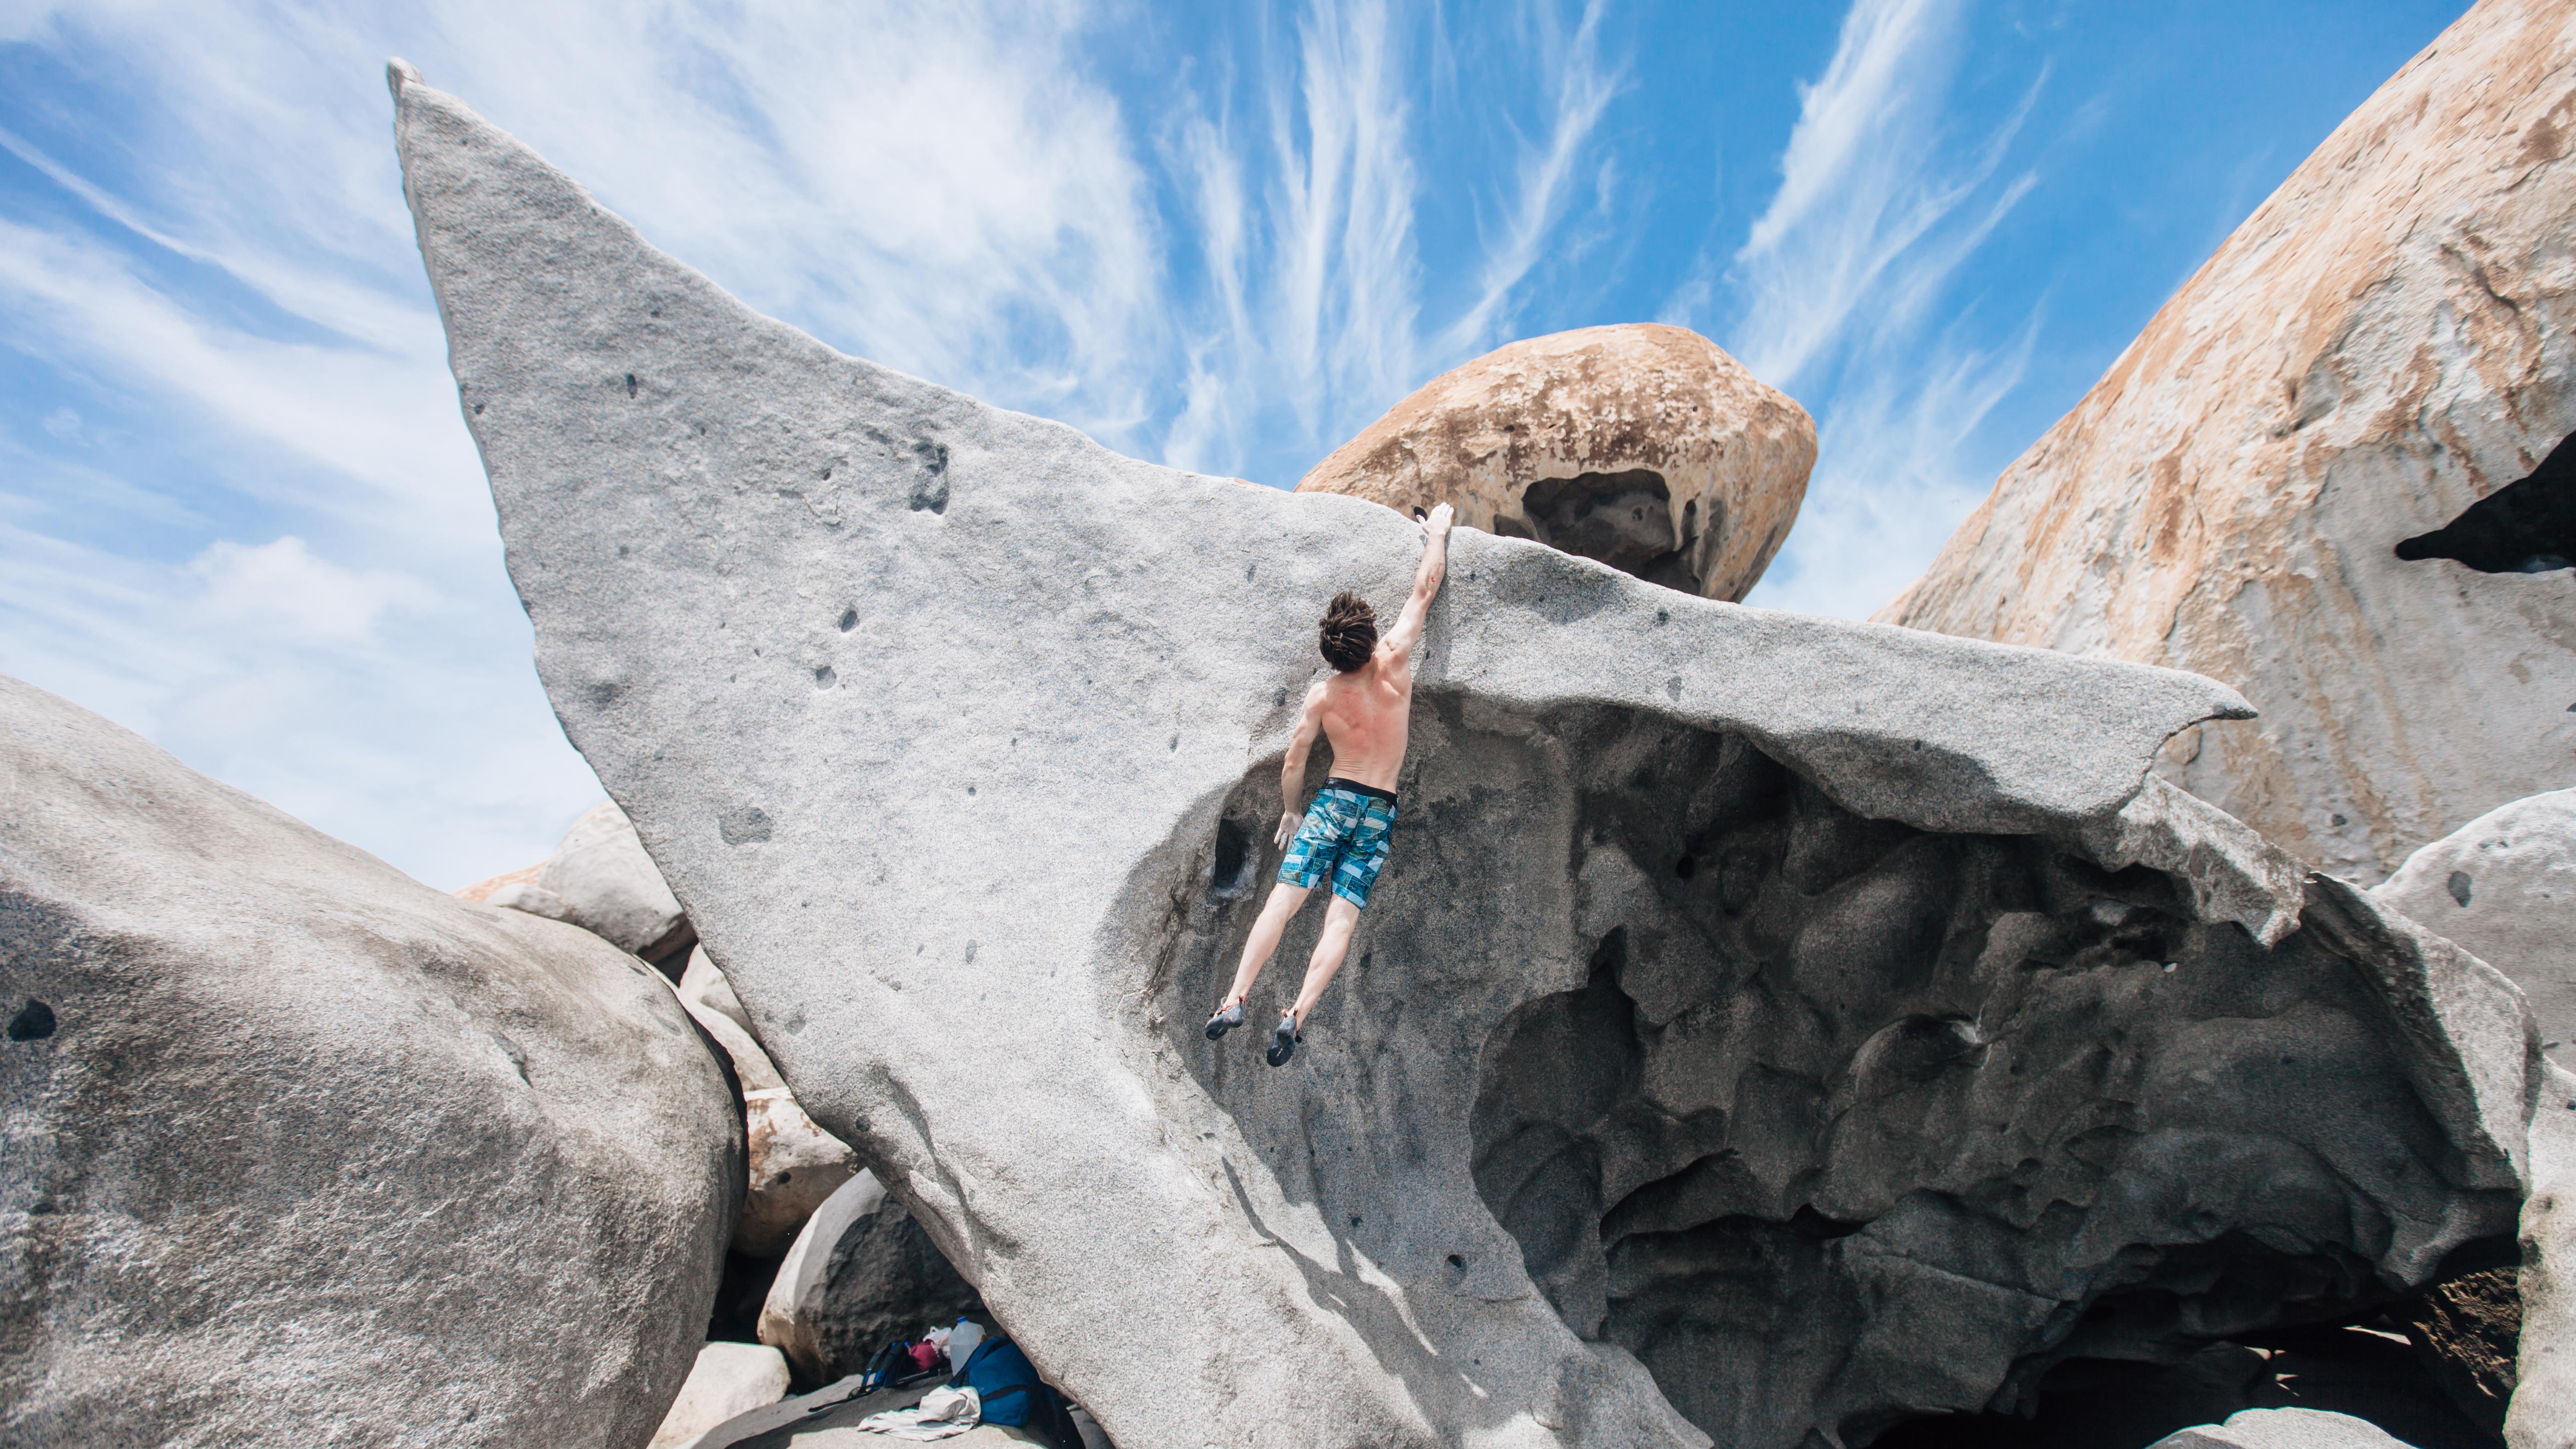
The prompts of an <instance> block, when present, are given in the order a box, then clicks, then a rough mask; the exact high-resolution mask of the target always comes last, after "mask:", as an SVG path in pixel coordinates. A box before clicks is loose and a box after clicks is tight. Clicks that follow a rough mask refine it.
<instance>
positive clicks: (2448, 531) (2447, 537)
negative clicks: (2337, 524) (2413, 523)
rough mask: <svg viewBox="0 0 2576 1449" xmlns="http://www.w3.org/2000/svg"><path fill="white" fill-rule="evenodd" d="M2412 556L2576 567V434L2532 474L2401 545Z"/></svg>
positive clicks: (2491, 568)
mask: <svg viewBox="0 0 2576 1449" xmlns="http://www.w3.org/2000/svg"><path fill="white" fill-rule="evenodd" d="M2396 552H2397V556H2398V557H2399V558H2401V559H2405V560H2407V561H2408V562H2410V563H2411V562H2419V561H2421V560H2424V559H2436V558H2447V559H2454V560H2457V561H2458V562H2460V563H2464V564H2467V565H2468V566H2469V567H2471V568H2473V569H2476V570H2477V571H2478V572H2480V573H2485V574H2539V573H2548V572H2550V571H2552V570H2555V569H2563V568H2571V567H2576V437H2570V438H2566V439H2563V440H2561V441H2560V442H2559V444H2558V446H2557V447H2555V448H2552V449H2550V450H2549V456H2548V457H2546V458H2544V459H2542V460H2541V462H2540V466H2539V467H2537V468H2534V469H2532V470H2531V475H2530V476H2529V477H2526V478H2518V479H2516V480H2514V481H2513V482H2511V483H2507V484H2506V485H2504V486H2503V487H2502V488H2499V489H2497V490H2496V491H2494V492H2493V493H2490V494H2488V495H2487V496H2486V497H2484V498H2481V499H2479V500H2478V501H2477V502H2475V503H2472V504H2470V505H2469V506H2468V507H2467V508H2466V509H2463V510H2462V511H2461V513H2460V516H2459V517H2457V518H2454V519H2452V520H2451V521H2450V522H2449V523H2446V524H2444V525H2442V526H2441V527H2440V528H2437V529H2435V530H2433V531H2432V532H2431V533H2419V534H2417V535H2415V536H2414V537H2413V538H2410V539H2406V540H2404V541H2403V542H2401V543H2399V544H2398V545H2397V549H2396Z"/></svg>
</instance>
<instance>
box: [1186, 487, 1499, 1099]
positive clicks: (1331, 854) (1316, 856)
mask: <svg viewBox="0 0 2576 1449" xmlns="http://www.w3.org/2000/svg"><path fill="white" fill-rule="evenodd" d="M1449 518H1450V510H1449V505H1448V504H1446V503H1443V504H1441V505H1440V506H1439V507H1437V508H1435V509H1433V510H1431V516H1430V517H1429V518H1428V519H1426V520H1425V521H1424V522H1423V525H1422V565H1421V567H1420V568H1419V569H1417V570H1415V572H1414V576H1413V597H1412V598H1411V599H1409V600H1407V601H1406V602H1405V606H1404V612H1403V613H1402V614H1400V615H1398V616H1397V618H1396V621H1395V627H1394V628H1393V629H1390V630H1388V631H1387V634H1386V637H1385V638H1383V639H1380V638H1378V637H1377V616H1376V614H1375V613H1373V612H1372V611H1371V610H1370V609H1369V606H1368V605H1367V604H1366V603H1365V602H1363V601H1361V600H1360V599H1359V598H1358V597H1357V596H1356V595H1353V594H1348V593H1345V594H1340V595H1336V596H1335V597H1334V599H1333V602H1332V606H1331V607H1330V608H1328V609H1326V610H1325V612H1324V618H1323V621H1322V623H1321V624H1320V625H1319V626H1318V628H1317V642H1318V645H1319V647H1320V648H1321V649H1322V651H1323V655H1324V662H1325V663H1327V664H1329V665H1331V666H1332V667H1333V672H1332V673H1331V674H1329V675H1327V676H1326V677H1325V678H1323V679H1322V680H1320V681H1318V682H1317V683H1316V684H1315V686H1314V687H1313V688H1311V689H1309V690H1307V691H1306V702H1305V705H1304V707H1303V708H1301V709H1300V710H1298V712H1297V731H1296V733H1295V734H1294V735H1293V736H1291V737H1290V739H1289V741H1288V753H1287V756H1286V758H1284V759H1282V760H1281V761H1280V766H1279V801H1280V805H1281V806H1282V813H1281V814H1280V817H1279V831H1278V835H1277V837H1276V839H1275V840H1274V842H1273V843H1274V844H1276V845H1278V846H1280V847H1281V848H1282V849H1283V850H1285V851H1286V854H1285V855H1284V856H1283V857H1282V858H1281V859H1280V862H1279V884H1278V885H1277V886H1275V887H1273V888H1272V889H1271V892H1270V899H1269V900H1268V901H1267V902H1266V903H1264V904H1263V906H1262V908H1261V916H1260V918H1259V919H1258V920H1256V921H1254V922H1253V923H1252V934H1251V936H1250V937H1249V938H1248V939H1246V940H1245V941H1244V943H1243V964H1242V965H1241V966H1240V967H1238V968H1237V969H1236V971H1235V974H1234V987H1233V989H1232V990H1231V991H1229V992H1228V993H1227V994H1226V998H1225V1000H1224V1001H1223V1002H1222V1003H1220V1004H1219V1005H1218V1007H1217V1009H1216V1013H1215V1014H1214V1015H1212V1016H1210V1017H1209V1018H1208V1025H1207V1034H1208V1039H1209V1040H1211V1041H1213V1040H1215V1039H1217V1038H1219V1037H1222V1036H1224V1035H1225V1034H1226V1033H1227V1032H1229V1031H1232V1030H1233V1029H1234V1028H1236V1027H1238V1026H1241V1025H1242V1024H1243V999H1244V997H1245V996H1246V995H1247V994H1249V993H1250V992H1251V990H1252V983H1253V982H1254V981H1256V980H1258V979H1259V978H1260V976H1261V968H1262V967H1263V966H1264V965H1267V964H1268V963H1269V960H1270V953H1271V952H1273V951H1276V950H1277V949H1279V937H1280V935H1281V934H1282V933H1283V932H1285V931H1286V930H1287V929H1288V922H1289V920H1290V919H1291V918H1292V917H1294V916H1295V915H1296V914H1297V911H1298V908H1299V907H1301V906H1303V905H1305V903H1306V897H1307V895H1308V894H1309V893H1310V892H1312V891H1313V890H1314V889H1315V888H1316V887H1317V886H1319V885H1326V884H1329V885H1330V886H1331V887H1332V892H1333V899H1332V903H1331V904H1330V905H1328V906H1326V907H1325V908H1324V930H1323V933H1322V935H1320V936H1319V937H1318V938H1317V939H1316V941H1315V954H1314V956H1313V958H1312V959H1310V960H1309V961H1308V962H1307V964H1306V982H1305V985H1304V986H1303V987H1302V988H1301V989H1300V990H1299V991H1298V993H1297V1003H1296V1005H1294V1006H1292V1007H1290V1008H1289V1009H1288V1010H1287V1011H1286V1012H1284V1013H1282V1014H1281V1016H1280V1018H1279V1026H1278V1029H1277V1030H1275V1031H1273V1032H1272V1033H1271V1037H1270V1049H1269V1051H1268V1053H1267V1056H1268V1057H1269V1061H1270V1064H1271V1065H1272V1066H1274V1067H1275V1066H1280V1065H1282V1064H1284V1063H1285V1062H1286V1061H1287V1060H1288V1058H1289V1057H1290V1056H1291V1055H1293V1054H1294V1053H1295V1052H1296V1050H1297V1043H1298V1042H1299V1041H1301V1040H1303V1027H1304V1025H1305V1022H1306V1020H1307V1018H1308V1017H1309V1016H1310V1015H1311V1014H1312V1013H1313V1012H1314V1009H1315V1003H1316V1001H1317V1000H1319V999H1320V998H1321V997H1322V996H1323V994H1324V988H1325V987H1327V986H1330V985H1331V984H1332V982H1333V975H1334V973H1335V972H1337V971H1339V970H1341V969H1342V960H1343V958H1344V957H1345V956H1347V955H1349V954H1350V949H1351V935H1352V933H1353V932H1354V931H1356V930H1358V929H1359V920H1360V911H1361V909H1362V908H1363V907H1365V906H1366V905H1367V904H1368V895H1369V889H1370V887H1371V886H1373V885H1375V884H1376V882H1377V874H1378V870H1379V869H1380V868H1381V867H1382V866H1384V865H1385V864H1386V857H1387V850H1388V845H1389V836H1390V835H1391V834H1392V832H1393V831H1394V829H1395V809H1396V799H1395V782H1396V777H1397V776H1399V775H1400V774H1402V773H1403V771H1404V747H1405V744H1406V742H1407V740H1408V737H1409V736H1410V734H1411V732H1412V725H1413V647H1414V646H1415V645H1416V644H1419V643H1420V642H1422V624H1423V619H1424V617H1425V616H1426V615H1428V614H1429V613H1430V610H1431V600H1432V599H1433V598H1434V597H1435V596H1437V595H1438V594H1439V592H1440V584H1441V581H1442V580H1443V579H1445V578H1446V577H1447V576H1448V571H1449ZM1319 734H1320V735H1322V736H1323V737H1324V738H1325V739H1326V740H1328V741H1330V742H1331V744H1332V747H1333V774H1332V778H1330V779H1328V780H1326V781H1325V782H1324V788H1323V789H1321V790H1318V791H1316V792H1315V800H1314V804H1313V805H1312V806H1311V807H1308V808H1303V809H1301V808H1300V807H1299V805H1298V797H1299V796H1300V795H1302V794H1303V793H1304V792H1305V788H1306V757H1307V755H1308V754H1309V753H1310V752H1311V751H1312V750H1313V749H1314V746H1315V737H1316V736H1317V735H1319Z"/></svg>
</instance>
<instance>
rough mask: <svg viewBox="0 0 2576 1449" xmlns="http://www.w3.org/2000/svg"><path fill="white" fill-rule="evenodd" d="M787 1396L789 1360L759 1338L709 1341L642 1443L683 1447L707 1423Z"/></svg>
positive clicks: (653, 1448) (656, 1448)
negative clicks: (656, 1426) (659, 1423)
mask: <svg viewBox="0 0 2576 1449" xmlns="http://www.w3.org/2000/svg"><path fill="white" fill-rule="evenodd" d="M785 1397H787V1360H786V1358H785V1356H783V1355H781V1354H780V1353H779V1351H778V1350H776V1349H774V1348H771V1347H770V1346H768V1345H767V1344H762V1343H710V1344H708V1345H707V1346H706V1347H704V1348H701V1349H699V1350H698V1361H697V1362H696V1363H695V1364H694V1365H692V1366H691V1367H690V1369H689V1378H688V1382H686V1383H684V1384H682V1385H680V1396H679V1397H678V1398H677V1399H674V1400H672V1401H671V1412H670V1413H668V1414H666V1415H664V1416H663V1418H662V1427H661V1428H659V1429H656V1430H654V1431H653V1442H652V1443H651V1444H650V1445H647V1446H646V1449H687V1446H688V1445H691V1444H695V1443H696V1442H698V1440H699V1438H700V1437H701V1436H703V1435H704V1434H705V1433H706V1432H707V1431H708V1430H709V1429H712V1428H714V1427H715V1426H716V1425H718V1424H721V1423H723V1422H724V1421H725V1420H727V1419H730V1418H733V1417H734V1416H735V1415H737V1414H747V1413H750V1412H751V1411H752V1410H754V1409H758V1408H763V1407H765V1406H767V1405H770V1404H774V1403H777V1402H778V1401H779V1400H780V1399H783V1398H785Z"/></svg>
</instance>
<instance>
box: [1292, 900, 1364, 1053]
mask: <svg viewBox="0 0 2576 1449" xmlns="http://www.w3.org/2000/svg"><path fill="white" fill-rule="evenodd" d="M1359 928H1360V908H1359V907H1357V906H1355V905H1352V904H1351V903H1350V902H1349V901H1346V900H1344V899H1342V898H1341V897H1340V896H1335V897H1333V899H1332V901H1331V903H1330V904H1328V905H1326V906H1325V907H1324V934H1322V935H1321V936H1318V937H1316V938H1315V954H1314V955H1313V956H1312V957H1310V958H1309V959H1308V960H1307V962H1306V984H1305V985H1304V986H1303V987H1300V988H1299V989H1298V992H1297V1005H1296V1006H1295V1007H1294V1008H1292V1010H1291V1012H1290V1014H1291V1015H1293V1016H1295V1017H1296V1018H1297V1025H1298V1026H1300V1027H1303V1026H1304V1025H1305V1024H1306V1018H1307V1017H1308V1016H1309V1015H1311V1014H1312V1013H1313V1012H1314V1010H1315V1003H1316V1002H1318V1001H1321V1000H1323V999H1324V988H1325V987H1327V986H1330V985H1332V984H1333V975H1334V973H1335V972H1337V971H1340V970H1341V969H1342V958H1343V957H1345V956H1347V955H1349V954H1350V953H1351V933H1352V932H1354V931H1357V930H1358V929H1359ZM1271 939H1272V940H1273V941H1276V940H1277V939H1278V938H1277V937H1276V936H1273V937H1272V938H1271Z"/></svg>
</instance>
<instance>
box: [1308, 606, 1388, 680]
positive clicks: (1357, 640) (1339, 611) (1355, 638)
mask: <svg viewBox="0 0 2576 1449" xmlns="http://www.w3.org/2000/svg"><path fill="white" fill-rule="evenodd" d="M1317 634H1318V636H1319V637H1318V638H1317V641H1316V642H1317V643H1318V644H1319V645H1321V646H1322V648H1323V651H1324V662H1325V663H1326V664H1329V665H1331V666H1333V668H1335V669H1337V670H1339V671H1341V672H1342V673H1344V674H1348V673H1350V672H1351V671H1352V670H1354V669H1357V668H1359V667H1360V666H1361V665H1363V664H1366V663H1368V662H1369V658H1370V656H1372V655H1374V654H1376V653H1377V611H1376V610H1375V609H1372V608H1370V607H1369V606H1368V600H1366V599H1363V598H1361V597H1360V596H1359V595H1357V594H1354V593H1352V592H1351V591H1350V590H1348V589H1344V590H1343V591H1341V592H1340V593H1338V594H1335V595H1333V601H1332V602H1331V603H1329V604H1327V605H1325V606H1324V617H1323V621H1322V622H1321V624H1320V625H1319V626H1318V628H1317Z"/></svg>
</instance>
